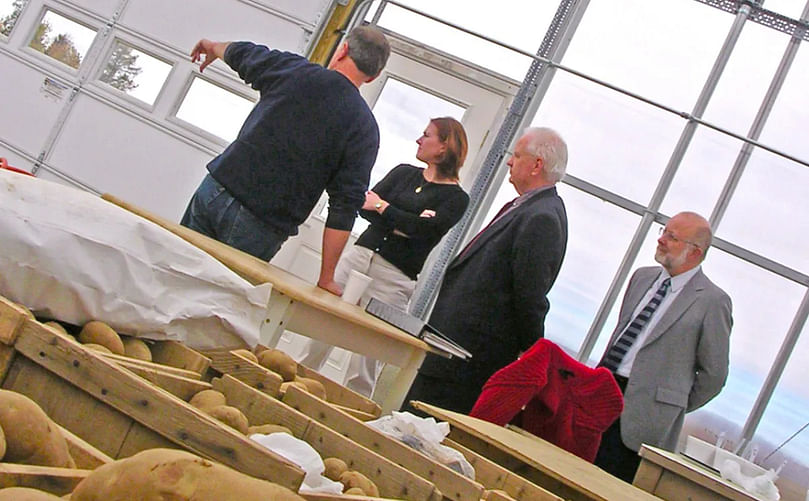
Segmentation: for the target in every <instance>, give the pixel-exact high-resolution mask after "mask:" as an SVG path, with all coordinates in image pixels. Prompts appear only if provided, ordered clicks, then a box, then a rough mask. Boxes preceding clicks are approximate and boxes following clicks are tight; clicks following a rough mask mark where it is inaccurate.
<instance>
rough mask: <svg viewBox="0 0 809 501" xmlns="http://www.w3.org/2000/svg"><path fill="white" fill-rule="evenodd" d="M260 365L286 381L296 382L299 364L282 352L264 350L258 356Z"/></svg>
mask: <svg viewBox="0 0 809 501" xmlns="http://www.w3.org/2000/svg"><path fill="white" fill-rule="evenodd" d="M258 363H259V364H261V365H262V366H264V367H266V368H267V369H270V370H271V371H273V372H275V373H278V374H280V375H281V377H282V378H284V381H294V380H295V375H296V374H297V373H298V363H297V362H295V360H293V359H292V357H290V356H289V355H287V354H286V353H284V352H283V351H281V350H274V349H272V348H271V349H269V350H264V351H262V352H261V353H260V354H259V355H258Z"/></svg>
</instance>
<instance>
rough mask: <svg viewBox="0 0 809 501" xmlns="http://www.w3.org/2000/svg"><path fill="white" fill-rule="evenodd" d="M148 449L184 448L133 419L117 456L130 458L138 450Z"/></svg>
mask: <svg viewBox="0 0 809 501" xmlns="http://www.w3.org/2000/svg"><path fill="white" fill-rule="evenodd" d="M148 449H182V447H180V446H179V445H177V444H175V443H174V442H172V441H171V440H169V439H168V438H166V437H164V436H163V435H160V434H159V433H157V432H156V431H154V430H152V429H149V428H147V427H145V426H143V425H142V424H140V423H138V422H137V421H134V420H133V421H132V425H131V426H130V427H129V430H128V431H127V433H126V435H125V436H124V437H123V442H122V443H121V448H120V449H119V450H118V454H117V455H116V457H117V458H119V459H120V458H128V457H130V456H134V455H135V454H137V453H138V452H141V451H145V450H148Z"/></svg>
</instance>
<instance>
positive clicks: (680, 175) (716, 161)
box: [660, 127, 742, 218]
mask: <svg viewBox="0 0 809 501" xmlns="http://www.w3.org/2000/svg"><path fill="white" fill-rule="evenodd" d="M741 149H742V142H741V141H739V140H737V139H733V138H731V137H730V136H728V135H726V134H722V133H719V132H716V131H714V130H713V129H708V128H706V127H698V128H697V131H696V133H695V134H694V137H693V138H692V139H691V144H690V145H689V146H688V150H686V153H685V156H684V157H683V160H682V162H680V167H679V168H678V170H677V174H675V176H674V180H673V181H672V183H671V187H670V188H669V191H668V192H667V193H666V197H665V198H664V199H663V205H662V206H661V207H660V211H661V212H662V213H664V214H666V215H668V216H673V215H674V214H676V213H678V212H682V211H685V210H689V211H693V212H696V213H698V214H702V215H703V216H705V217H706V218H708V217H709V216H710V215H711V212H712V211H713V209H714V206H715V205H716V202H717V200H718V199H719V195H720V194H721V193H722V188H723V187H724V185H725V182H726V181H727V178H728V175H729V174H730V170H731V168H732V167H733V163H734V162H735V161H736V158H737V157H738V156H739V152H740V151H741Z"/></svg>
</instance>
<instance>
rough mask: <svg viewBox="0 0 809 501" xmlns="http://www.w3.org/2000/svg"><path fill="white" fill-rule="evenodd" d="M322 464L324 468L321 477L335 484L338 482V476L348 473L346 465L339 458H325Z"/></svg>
mask: <svg viewBox="0 0 809 501" xmlns="http://www.w3.org/2000/svg"><path fill="white" fill-rule="evenodd" d="M323 464H324V465H325V466H326V471H324V472H323V476H325V477H326V478H328V479H331V480H334V481H335V482H338V481H339V480H340V475H342V474H343V473H345V472H347V471H348V465H346V462H345V461H343V460H342V459H340V458H326V459H324V460H323Z"/></svg>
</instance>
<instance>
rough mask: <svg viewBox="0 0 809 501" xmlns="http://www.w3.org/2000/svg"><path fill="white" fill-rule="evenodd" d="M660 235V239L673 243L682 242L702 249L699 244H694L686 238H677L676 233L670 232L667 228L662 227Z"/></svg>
mask: <svg viewBox="0 0 809 501" xmlns="http://www.w3.org/2000/svg"><path fill="white" fill-rule="evenodd" d="M658 233H659V235H660V238H665V239H666V240H671V241H672V242H682V243H684V244H691V245H693V246H694V247H696V248H697V249H702V247H700V245H699V244H697V243H694V242H692V241H690V240H686V239H684V238H677V237H675V236H674V233H672V232H670V231H668V230H667V229H666V228H664V227H662V226H661V227H660V231H659V232H658Z"/></svg>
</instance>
